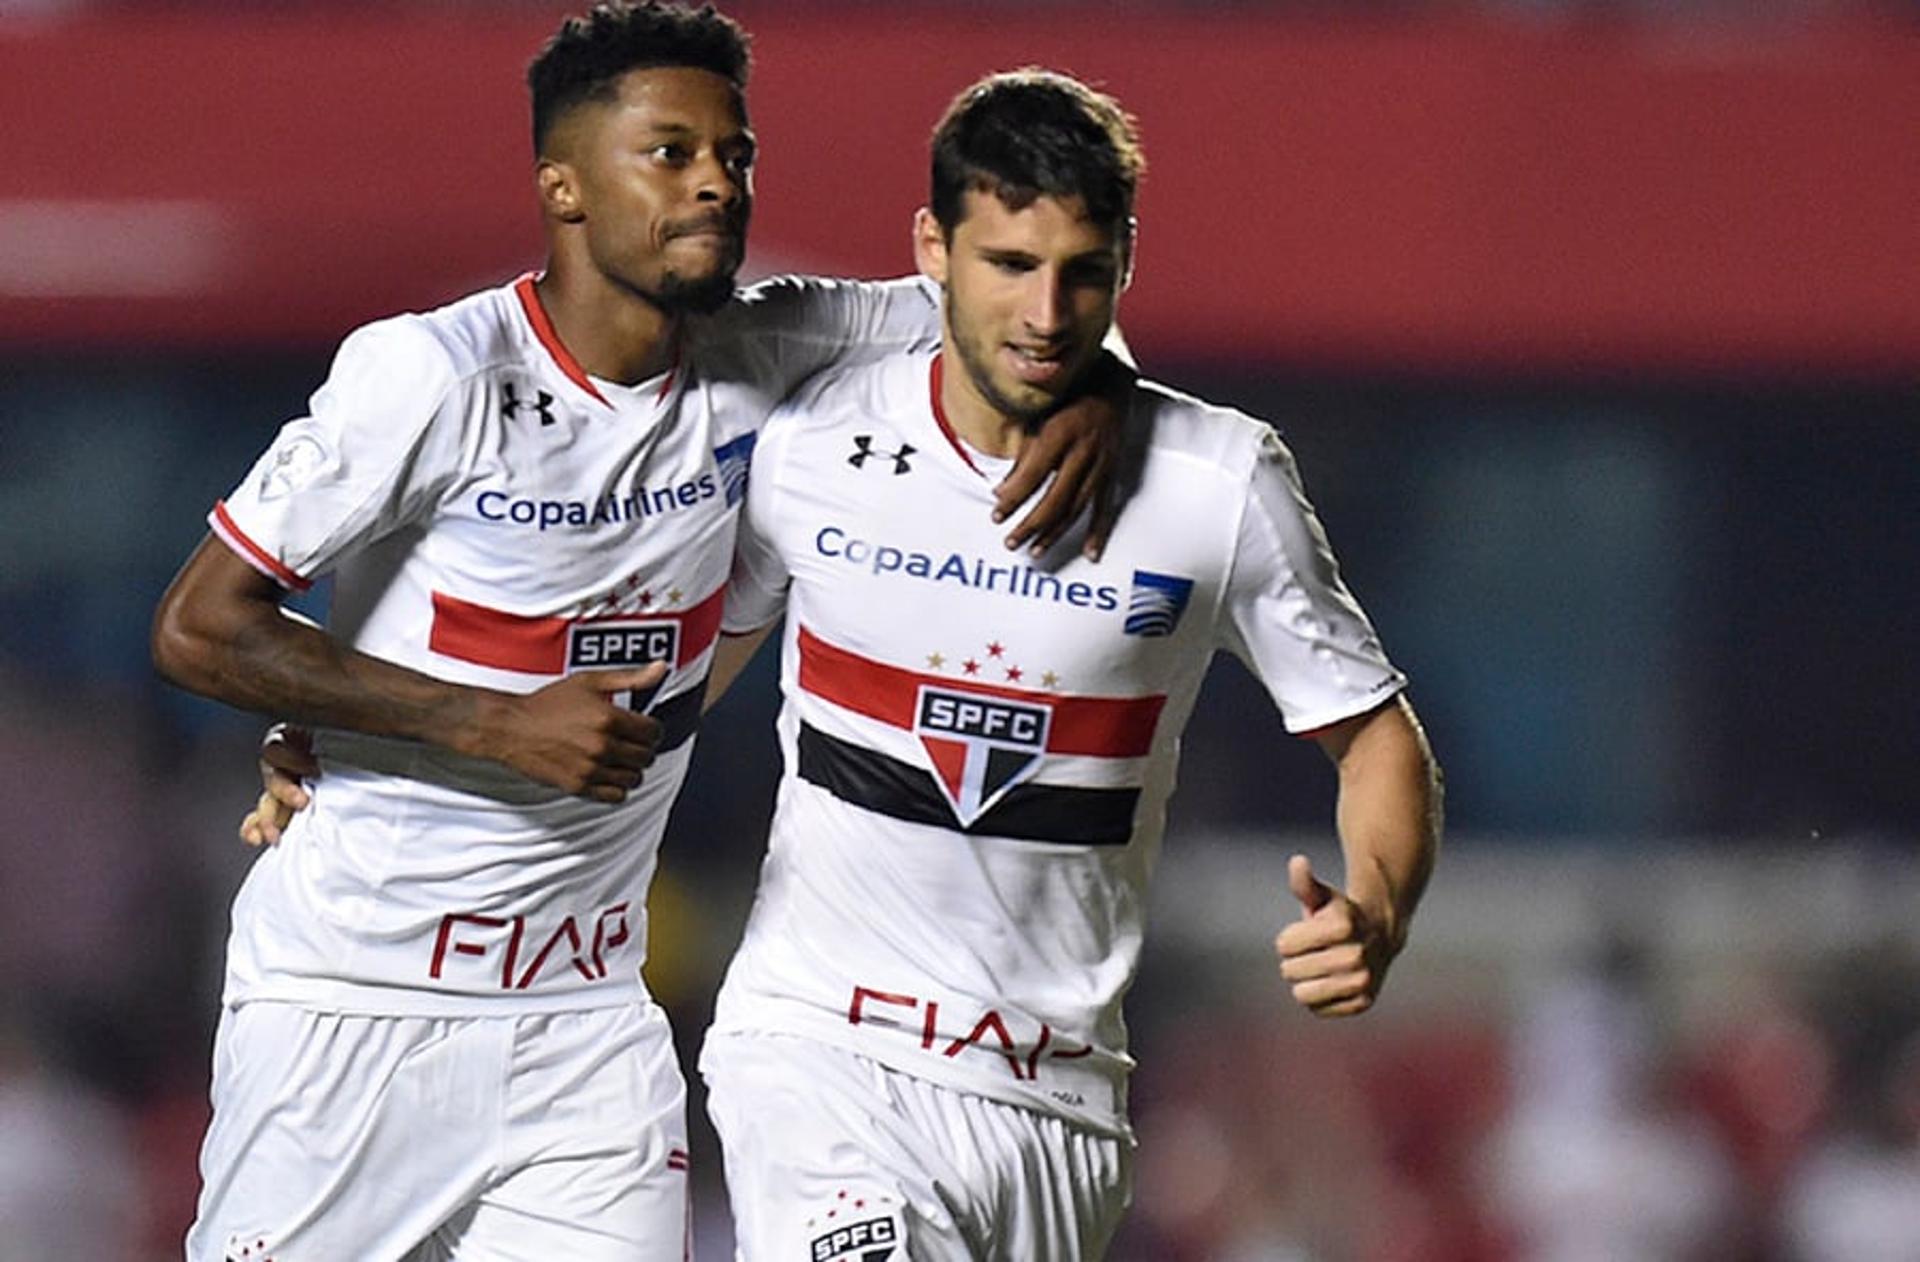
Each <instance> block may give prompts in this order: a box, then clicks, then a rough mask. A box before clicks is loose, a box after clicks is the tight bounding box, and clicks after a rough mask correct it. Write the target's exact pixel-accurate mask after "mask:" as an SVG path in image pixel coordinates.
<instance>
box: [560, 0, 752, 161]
mask: <svg viewBox="0 0 1920 1262" xmlns="http://www.w3.org/2000/svg"><path fill="white" fill-rule="evenodd" d="M747 45H748V37H747V32H746V31H745V29H743V28H742V27H741V25H740V24H739V23H738V22H736V21H734V20H733V19H732V18H730V17H728V16H726V15H725V14H723V13H721V12H719V11H718V10H716V9H715V8H714V7H713V6H712V5H710V4H709V5H702V6H701V7H699V8H697V9H696V8H693V7H691V6H689V5H684V4H671V3H660V2H659V0H644V2H642V3H630V2H629V0H602V3H600V4H596V5H594V6H593V8H592V9H590V10H588V11H587V12H586V13H585V14H582V15H580V16H578V17H570V18H568V19H567V20H566V21H565V22H564V23H562V24H561V26H560V29H559V30H558V31H557V32H555V33H554V36H553V38H552V39H550V40H548V41H547V43H546V46H545V47H544V48H542V49H541V50H540V55H539V56H537V57H535V58H534V59H533V63H532V64H531V65H529V66H528V67H527V89H528V91H529V92H531V93H532V95H533V151H534V153H536V154H539V153H541V152H542V151H543V150H544V148H545V146H546V143H547V136H548V135H549V134H550V133H551V132H552V131H553V127H554V124H555V123H557V122H558V121H559V120H560V119H561V118H562V117H563V116H564V115H566V114H567V113H568V111H570V110H572V109H574V108H575V107H576V106H579V105H582V104H584V103H586V102H588V101H610V100H612V99H613V97H614V94H615V93H616V92H617V91H618V90H619V86H618V85H619V81H620V76H622V75H624V74H626V73H627V72H628V71H629V70H649V69H654V68H658V67H662V66H690V67H692V68H694V69H697V70H711V71H713V73H715V74H717V75H719V76H721V77H722V78H724V79H726V80H727V81H728V82H730V83H732V84H733V86H734V87H735V88H737V89H739V90H740V91H742V92H744V91H745V90H746V86H747V71H748V68H749V66H750V65H751V62H752V56H751V54H750V52H749V51H748V47H747Z"/></svg>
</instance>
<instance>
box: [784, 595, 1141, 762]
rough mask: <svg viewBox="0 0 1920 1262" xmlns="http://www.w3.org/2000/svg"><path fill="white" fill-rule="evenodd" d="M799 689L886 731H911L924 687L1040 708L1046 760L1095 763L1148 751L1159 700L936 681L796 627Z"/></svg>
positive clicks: (944, 678) (942, 678) (943, 678)
mask: <svg viewBox="0 0 1920 1262" xmlns="http://www.w3.org/2000/svg"><path fill="white" fill-rule="evenodd" d="M799 646H800V688H801V690H802V691H804V692H808V693H811V694H812V695H814V696H816V697H819V698H820V699H821V700H823V701H830V702H832V703H833V704H834V705H837V706H840V707H842V708H843V709H848V710H852V711H853V712H854V713H856V714H864V715H866V716H867V717H868V718H870V719H878V720H879V721H880V722H882V723H885V724H887V725H889V726H891V727H898V728H905V729H909V730H910V729H911V728H912V727H913V722H914V707H915V706H916V705H917V704H918V702H919V696H920V688H921V686H922V685H924V684H932V685H935V686H938V687H940V688H945V689H948V690H951V691H954V692H966V693H973V694H975V695H978V696H984V697H1000V698H1003V699H1005V700H1008V701H1022V702H1025V703H1027V704H1028V705H1044V706H1046V707H1047V708H1048V709H1050V710H1051V711H1053V718H1052V721H1051V723H1050V725H1049V727H1048V731H1047V752H1048V753H1050V754H1084V755H1090V756H1092V757H1096V758H1139V757H1141V756H1143V755H1144V754H1146V753H1147V751H1148V750H1150V749H1151V748H1152V747H1153V733H1154V728H1155V726H1156V725H1157V724H1158V723H1159V721H1160V710H1161V708H1162V707H1164V706H1165V705H1166V703H1167V698H1166V697H1165V695H1164V694H1162V695H1156V696H1146V697H1085V696H1063V695H1061V694H1058V693H1052V692H1039V691H1029V690H1026V689H1021V688H1003V687H1000V686H999V685H997V684H976V683H970V682H968V681H965V680H959V679H951V678H948V677H947V676H944V675H923V674H921V673H919V672H918V671H911V670H904V669H902V668H901V667H898V666H889V665H887V664H886V663H885V662H877V661H874V660H873V659H872V658H868V657H862V656H860V655H859V654H858V653H855V652H852V651H851V650H849V649H843V648H840V647H839V646H837V645H833V644H829V643H827V642H826V641H825V640H823V639H821V638H820V637H819V636H817V635H815V634H814V633H813V632H811V631H809V630H807V629H806V628H805V627H801V628H800V630H799Z"/></svg>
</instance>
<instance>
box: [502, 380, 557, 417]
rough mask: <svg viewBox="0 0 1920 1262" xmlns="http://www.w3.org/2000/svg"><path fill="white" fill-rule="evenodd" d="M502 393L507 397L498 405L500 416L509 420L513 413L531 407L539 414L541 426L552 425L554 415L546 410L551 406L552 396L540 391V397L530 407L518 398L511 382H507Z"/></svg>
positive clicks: (517, 393)
mask: <svg viewBox="0 0 1920 1262" xmlns="http://www.w3.org/2000/svg"><path fill="white" fill-rule="evenodd" d="M504 392H505V394H506V396H507V401H506V402H505V403H503V404H501V405H500V415H502V416H504V417H506V418H507V419H509V420H511V419H513V415H514V413H516V412H518V411H519V410H520V409H521V408H523V407H528V406H531V407H532V408H533V410H534V411H536V412H538V413H539V414H540V424H541V425H543V426H546V425H551V424H553V422H554V415H553V413H552V412H550V411H548V410H547V409H549V408H551V407H552V406H553V396H552V395H550V394H548V393H547V392H546V391H545V390H542V391H540V397H539V398H538V399H537V400H535V401H534V402H533V403H532V404H531V405H529V404H528V403H527V402H526V400H524V399H522V398H521V397H520V394H519V392H518V391H516V390H515V389H514V388H513V383H512V382H511V381H509V382H507V384H506V386H505V390H504Z"/></svg>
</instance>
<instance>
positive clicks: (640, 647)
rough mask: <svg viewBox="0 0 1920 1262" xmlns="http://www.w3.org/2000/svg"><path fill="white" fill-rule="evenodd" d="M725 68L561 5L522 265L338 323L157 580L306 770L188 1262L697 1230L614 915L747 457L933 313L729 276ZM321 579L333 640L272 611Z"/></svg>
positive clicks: (172, 624)
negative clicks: (313, 380) (282, 410)
mask: <svg viewBox="0 0 1920 1262" xmlns="http://www.w3.org/2000/svg"><path fill="white" fill-rule="evenodd" d="M747 61H748V59H747V49H746V43H745V39H744V35H743V33H742V32H741V30H740V29H739V28H738V27H737V26H736V25H735V24H734V23H732V22H731V21H730V20H728V19H726V18H724V17H722V16H720V15H718V14H716V13H715V12H714V11H713V10H712V9H710V8H708V9H701V10H697V11H695V10H690V9H685V8H682V7H679V6H673V5H665V4H640V5H632V6H629V5H623V4H603V5H600V6H599V7H597V8H596V9H594V10H593V12H592V13H591V14H590V15H588V16H587V17H586V18H584V19H575V20H571V21H569V22H568V23H567V24H566V25H565V26H563V27H562V29H561V30H560V32H559V34H558V35H557V36H556V37H555V38H554V39H553V40H552V41H551V42H550V43H549V44H548V46H547V47H546V49H545V50H544V51H543V52H542V53H541V54H540V56H539V57H538V58H537V59H536V60H535V62H534V63H533V65H532V67H531V69H530V71H529V76H528V78H529V85H530V87H531V91H532V99H533V131H534V142H535V147H536V151H537V157H538V162H537V166H536V172H537V181H538V190H539V196H540V200H541V205H542V209H543V211H544V219H545V227H546V235H547V243H548V262H547V266H546V270H545V272H544V273H543V274H541V275H540V276H538V277H534V276H529V277H525V278H522V279H521V280H519V281H517V282H515V283H513V284H511V285H507V286H503V287H500V288H497V289H491V290H487V291H484V292H481V293H478V294H475V295H472V296H471V297H468V298H466V299H463V300H461V301H459V302H456V303H454V304H452V305H450V306H447V307H444V308H442V309H440V310H437V311H434V312H431V313H428V314H425V315H414V316H401V317H396V318H393V319H389V320H382V321H378V322H376V323H373V324H370V325H368V326H366V327H364V328H362V329H360V330H358V331H356V332H355V333H353V334H352V335H351V336H350V337H348V338H347V339H346V341H345V342H344V343H343V344H342V346H341V348H340V350H339V353H338V355H337V357H336V358H335V360H334V363H333V367H332V369H331V372H330V374H329V376H328V378H327V381H326V383H325V384H324V385H323V386H322V388H321V389H320V390H319V391H318V393H316V394H315V395H314V396H313V399H312V403H311V412H310V415H308V416H306V417H304V418H302V419H299V420H296V421H293V422H291V423H289V424H288V425H287V426H286V427H285V428H283V429H282V430H281V431H280V433H279V435H278V437H277V438H276V439H275V441H274V442H273V444H272V446H271V447H269V448H268V450H267V451H266V453H265V454H264V455H262V456H261V457H260V459H259V461H258V463H257V464H255V466H254V467H253V469H252V471H251V472H250V473H248V475H247V476H246V477H245V479H244V480H243V481H242V482H241V483H240V484H239V485H238V486H236V487H235V488H234V490H233V491H232V493H231V494H230V495H228V496H227V498H226V499H225V500H224V501H222V502H221V503H220V504H218V505H217V506H216V507H215V508H214V510H213V513H212V515H211V518H210V524H211V527H212V532H211V534H210V535H209V537H208V538H207V539H206V540H205V541H203V542H202V544H201V545H200V547H199V548H198V549H197V550H196V551H195V553H194V554H193V556H192V557H191V558H190V559H189V560H188V562H187V563H186V565H185V566H184V568H183V569H182V570H181V572H180V574H179V575H178V576H177V577H176V578H175V580H174V582H173V584H172V586H171V587H170V588H169V590H168V592H167V593H166V595H165V596H164V597H163V599H162V601H161V604H160V607H159V610H158V613H157V615H156V618H155V625H154V636H153V651H154V658H155V662H156V664H157V666H158V667H159V669H160V670H161V671H162V672H163V673H164V674H165V675H166V676H167V677H168V678H170V679H172V680H173V681H175V682H176V683H179V684H181V685H182V686H184V687H187V688H190V689H193V690H194V691H197V692H200V693H203V694H206V695H208V696H211V697H215V698H218V699H220V700H222V701H226V702H228V703H231V704H233V705H236V706H241V707H245V708H248V709H252V710H257V711H261V712H265V713H269V714H273V715H277V716H284V717H288V718H292V719H294V720H297V721H299V722H302V723H305V724H308V725H311V726H313V727H316V728H319V729H322V731H321V735H320V737H319V746H318V749H319V753H320V755H321V758H322V760H323V762H324V764H325V767H326V770H327V775H326V777H325V779H324V780H323V781H322V782H320V783H319V784H317V785H316V786H315V788H314V791H313V804H312V809H311V810H310V811H308V812H306V813H305V814H304V815H303V816H302V818H301V821H300V822H299V823H298V824H296V825H295V826H294V827H293V828H292V829H290V830H289V833H288V836H287V840H286V844H284V845H282V846H280V847H278V848H277V849H275V850H273V851H271V852H269V853H267V854H266V855H264V856H263V857H262V858H261V860H260V861H259V862H258V863H257V864H256V865H255V867H254V869H253V870H252V872H251V873H250V874H249V876H248V878H247V881H246V883H245V886H244V887H243V888H242V890H241V892H240V894H239V895H238V897H237V899H236V902H235V905H234V912H233V932H232V937H231V939H230V942H229V947H228V959H227V976H226V985H225V995H224V1006H223V1015H222V1019H221V1024H220V1031H219V1034H218V1038H217V1042H216V1046H215V1051H214V1086H213V1096H214V1118H213V1122H212V1125H211V1127H210V1129H209V1132H208V1135H207V1138H206V1142H205V1146H204V1149H203V1154H202V1171H203V1176H204V1186H203V1189H202V1194H201V1200H200V1205H199V1211H198V1216H197V1219H196V1221H195V1224H194V1226H193V1228H192V1231H191V1233H190V1234H189V1237H188V1242H187V1252H188V1256H189V1257H190V1258H191V1259H194V1260H196V1262H199V1260H212V1259H225V1260H228V1262H231V1260H234V1259H248V1260H249V1262H253V1260H258V1259H272V1258H280V1259H287V1260H292V1259H303V1258H311V1259H327V1260H328V1262H335V1260H339V1262H346V1260H348V1259H351V1260H353V1262H363V1260H371V1259H394V1258H402V1257H404V1258H409V1259H413V1258H476V1259H479V1258H484V1259H504V1258H529V1259H530V1258H540V1259H547V1258H567V1259H587V1260H589V1262H590V1260H592V1259H614V1258H619V1259H623V1260H626V1259H670V1258H671V1259H679V1258H681V1257H682V1256H683V1255H684V1252H685V1248H686V1245H685V1239H686V1228H687V1215H686V1197H687V1185H686V1174H685V1171H686V1163H687V1154H686V1138H685V1117H684V1112H685V1107H684V1098H685V1088H684V1083H683V1081H682V1080H681V1077H680V1073H679V1070H678V1068H677V1064H676V1060H675V1056H674V1052H673V1048H672V1044H671V1038H670V1034H669V1031H668V1029H667V1025H666V1021H665V1019H664V1017H663V1016H662V1014H661V1012H660V1010H659V1008H658V1007H657V1006H656V1005H655V1004H653V1003H652V1001H651V1000H650V999H649V998H648V996H647V994H646V991H645V989H644V986H643V984H642V982H641V979H640V976H639V966H640V963H641V960H642V953H643V950H644V944H645V941H646V924H645V919H644V915H643V908H644V898H645V894H646V889H647V883H648V880H649V878H650V876H651V873H652V871H653V867H654V862H655V851H656V845H657V842H658V840H659V837H660V834H661V831H662V828H663V826H664V823H665V820H666V815H667V810H668V807H669V805H670V803H671V802H672V799H673V797H674V795H675V792H676V791H677V789H678V787H679V785H680V782H681V779H682V777H683V775H684V773H685V770H686V765H687V759H688V755H689V752H690V746H691V738H692V735H693V732H694V728H695V725H696V721H697V718H698V713H699V707H700V701H701V697H702V693H703V684H704V680H705V676H706V673H707V670H708V667H709V664H710V662H711V659H712V646H713V642H714V638H715V634H716V631H717V629H718V624H719V619H720V610H721V594H722V588H723V584H724V580H725V578H726V576H727V572H728V568H729V562H730V558H731V554H732V544H733V535H734V527H735V522H736V518H737V515H738V513H737V508H738V504H739V501H740V498H741V495H742V491H743V488H744V484H745V474H746V469H747V464H748V455H749V452H750V450H751V448H752V446H753V443H754V440H755V436H756V433H757V430H758V428H759V426H760V424H761V423H762V422H763V421H764V419H765V417H766V415H767V413H768V412H769V411H770V409H771V408H772V407H773V406H774V404H775V403H776V402H777V401H778V400H779V399H780V398H781V397H782V396H783V395H785V394H786V393H787V392H788V391H790V390H791V389H792V388H793V387H794V386H795V385H796V384H797V383H798V382H800V381H801V380H802V379H803V378H805V377H806V376H807V375H808V374H810V373H812V372H814V371H815V370H817V369H819V368H821V367H823V366H824V365H827V364H829V363H831V362H834V361H835V360H837V359H840V358H842V357H844V356H845V355H847V354H848V353H850V352H852V351H855V350H857V349H858V348H861V347H872V348H875V351H876V352H877V351H881V350H886V349H890V348H899V347H904V346H908V345H912V344H915V343H917V342H925V343H928V344H931V342H932V340H933V339H934V338H936V337H937V334H938V318H937V309H936V304H935V303H934V301H933V299H932V298H931V296H930V295H929V294H928V293H927V292H926V291H925V289H924V288H923V287H922V286H921V285H920V284H919V283H918V282H909V283H903V284H894V285H879V286H861V285H851V284H840V283H833V282H819V281H813V282H803V281H782V282H772V283H769V284H767V285H764V286H761V287H757V288H755V289H753V290H750V291H747V292H746V293H745V294H743V295H741V296H739V297H735V296H734V284H733V278H734V272H735V269H736V268H737V267H738V265H739V263H740V261H741V256H742V252H743V249H744V242H745V232H746V227H747V220H748V213H749V210H750V207H751V189H752V182H751V172H752V167H753V160H754V140H753V135H752V133H751V132H750V131H749V129H748V124H747V117H746V107H745V99H744V90H745V83H746V77H747ZM1098 410H1099V409H1098V407H1097V406H1096V407H1093V408H1092V411H1094V412H1098ZM1080 419H1081V420H1082V421H1085V420H1086V418H1084V417H1082V418H1080ZM1090 428H1091V429H1093V430H1096V431H1097V430H1098V429H1099V426H1098V425H1097V424H1093V425H1091V426H1090ZM1040 463H1042V464H1045V463H1046V461H1045V460H1043V461H1041V462H1040ZM1067 472H1070V471H1067ZM1026 481H1027V483H1028V485H1031V484H1033V483H1035V482H1037V481H1038V477H1037V476H1036V475H1035V474H1033V473H1031V472H1029V473H1028V474H1027V475H1026ZM1056 481H1057V485H1056V487H1055V488H1054V490H1053V491H1050V492H1049V496H1048V500H1046V501H1043V502H1042V504H1041V506H1040V509H1038V510H1036V511H1037V512H1041V513H1043V519H1042V520H1035V519H1034V518H1033V517H1032V516H1031V515H1030V516H1029V518H1028V519H1027V521H1026V522H1024V523H1023V524H1022V526H1021V527H1020V528H1018V529H1017V530H1016V531H1015V535H1016V537H1019V536H1023V535H1027V534H1034V533H1035V532H1037V533H1038V537H1040V538H1042V540H1043V541H1044V538H1045V536H1046V535H1047V534H1048V533H1049V532H1050V531H1051V530H1053V529H1054V528H1055V524H1057V523H1058V522H1059V521H1060V519H1062V518H1063V517H1064V515H1066V514H1067V513H1068V512H1070V511H1072V510H1073V509H1074V504H1073V502H1072V501H1073V490H1072V487H1071V485H1069V484H1071V483H1073V482H1074V481H1075V479H1074V478H1073V477H1071V476H1063V477H1062V478H1061V479H1057V480H1056ZM1015 493H1017V492H1015ZM1048 514H1050V515H1051V516H1050V517H1047V516H1045V515H1048ZM1050 522H1053V523H1055V524H1049V523H1050ZM323 574H331V575H332V576H333V579H334V589H333V595H332V609H331V626H330V628H329V629H327V630H321V629H319V628H317V627H314V626H312V625H311V624H307V623H304V622H302V621H300V620H297V619H295V618H293V617H290V616H288V615H287V614H286V613H285V612H283V610H282V607H281V602H282V599H283V597H284V596H285V595H286V593H287V592H288V591H289V590H300V589H304V588H306V587H307V586H309V585H310V584H311V583H312V582H313V581H314V580H315V579H316V578H317V577H318V576H320V575H323ZM643 773H644V777H643Z"/></svg>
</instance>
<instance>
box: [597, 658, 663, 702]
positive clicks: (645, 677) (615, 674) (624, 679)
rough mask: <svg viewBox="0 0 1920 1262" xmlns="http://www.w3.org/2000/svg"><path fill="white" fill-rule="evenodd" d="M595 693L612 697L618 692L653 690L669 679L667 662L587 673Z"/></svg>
mask: <svg viewBox="0 0 1920 1262" xmlns="http://www.w3.org/2000/svg"><path fill="white" fill-rule="evenodd" d="M586 676H587V680H588V682H589V683H590V684H592V686H593V690H594V691H595V692H598V693H601V694H602V695H605V696H612V695H613V694H614V693H616V692H639V691H642V690H643V689H647V688H652V687H654V686H655V685H656V684H658V683H659V682H660V681H661V680H663V679H665V678H666V677H667V664H666V663H665V662H648V663H647V664H646V665H645V666H640V667H635V668H633V669H630V670H594V671H588V672H586Z"/></svg>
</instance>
